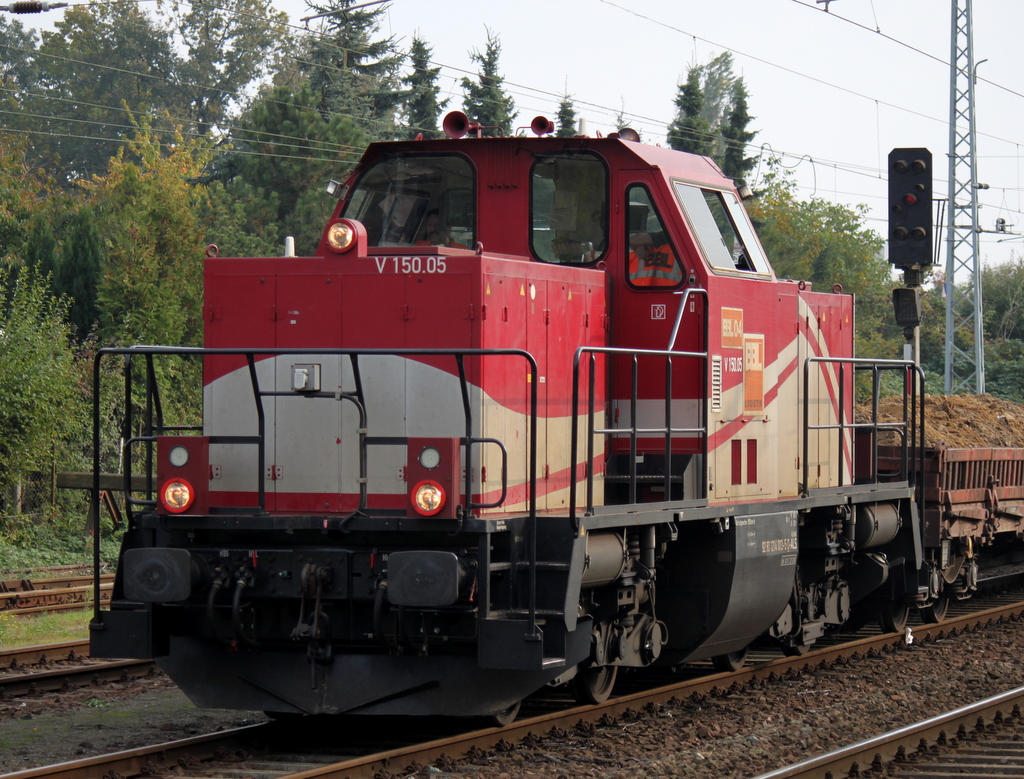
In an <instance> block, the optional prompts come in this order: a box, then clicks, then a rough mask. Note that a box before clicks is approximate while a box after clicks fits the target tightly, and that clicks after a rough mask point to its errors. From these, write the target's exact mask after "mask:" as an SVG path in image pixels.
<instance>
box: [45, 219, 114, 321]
mask: <svg viewBox="0 0 1024 779" xmlns="http://www.w3.org/2000/svg"><path fill="white" fill-rule="evenodd" d="M102 245H103V244H102V240H101V239H100V231H99V228H98V227H97V226H96V218H95V215H94V214H93V212H92V210H91V209H90V208H88V207H83V208H81V209H79V211H78V213H77V214H75V217H74V219H72V221H71V229H70V231H69V234H68V238H67V241H66V243H65V244H64V250H63V252H62V253H61V260H60V266H59V268H58V270H57V274H56V278H55V282H56V284H55V287H56V289H57V291H58V292H60V293H61V294H63V295H66V296H67V297H68V298H69V299H70V305H71V308H70V309H69V311H68V319H69V320H70V322H71V324H72V325H73V326H74V329H75V336H76V337H77V338H78V339H79V340H82V339H84V338H85V337H86V336H87V335H88V334H89V331H90V330H91V329H92V327H93V325H95V324H96V322H97V321H99V318H100V313H99V305H98V303H97V302H96V292H97V289H98V288H99V284H100V272H101V267H100V266H101V261H102V253H103V250H102Z"/></svg>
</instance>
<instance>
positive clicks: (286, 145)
mask: <svg viewBox="0 0 1024 779" xmlns="http://www.w3.org/2000/svg"><path fill="white" fill-rule="evenodd" d="M364 145H365V136H364V135H363V134H362V133H361V131H360V130H359V129H358V128H357V127H356V125H355V123H354V122H353V121H352V120H350V119H349V118H347V117H343V116H332V117H330V118H326V119H325V118H324V116H323V115H322V114H321V113H320V112H319V110H318V109H317V96H316V94H315V93H314V92H313V90H312V89H311V88H310V86H309V85H308V84H304V85H303V86H302V87H301V88H300V89H299V90H298V91H297V92H292V90H291V89H290V88H288V87H285V86H279V87H275V88H273V89H271V90H269V91H268V92H266V93H265V94H264V95H262V96H261V97H260V98H259V99H258V100H257V101H256V102H255V103H254V104H253V107H252V109H251V111H250V112H249V113H248V115H247V116H246V117H245V118H244V120H243V121H242V126H241V128H240V129H239V130H238V131H237V133H236V135H235V146H236V151H235V153H234V155H233V156H232V157H231V159H230V160H228V161H227V164H228V167H227V169H226V171H225V176H224V178H225V179H227V181H226V183H225V190H224V191H225V193H226V194H227V195H228V196H230V197H234V198H235V199H237V200H238V201H241V202H244V203H246V204H247V210H248V211H249V213H250V214H252V219H251V221H250V224H251V225H252V228H253V229H252V230H251V231H249V232H250V234H252V235H255V236H260V237H263V238H265V239H266V240H269V241H273V242H274V243H275V244H276V245H277V246H278V248H277V251H276V252H275V253H280V245H281V244H280V240H281V239H282V238H283V237H284V236H286V235H291V236H294V237H295V239H296V246H297V249H298V251H299V252H300V253H308V252H312V250H313V249H315V248H316V245H317V243H319V240H320V235H321V234H322V232H323V229H324V226H325V225H326V224H327V220H328V218H329V217H330V215H331V211H332V210H333V208H334V205H335V201H333V200H332V199H330V198H329V197H327V195H325V194H324V187H325V186H326V184H327V182H328V181H330V180H331V179H341V178H343V177H344V175H345V174H346V173H347V172H348V171H349V170H351V168H352V166H353V165H354V164H355V163H356V162H357V161H358V160H359V157H360V156H361V154H362V150H363V147H364ZM215 212H216V210H215V211H210V212H208V213H209V214H211V215H212V214H213V213H215ZM219 213H221V214H222V215H226V212H224V211H223V209H221V210H220V211H219ZM234 214H235V216H234V217H232V219H235V220H237V218H239V216H240V215H239V214H238V212H237V211H235V212H234ZM243 221H244V220H243ZM229 223H230V220H229V222H222V223H221V225H222V227H223V228H224V229H225V230H232V229H234V228H229V227H228V224H229ZM234 224H236V225H238V224H239V222H238V221H235V222H234ZM268 224H269V225H272V226H274V228H275V230H276V231H279V232H272V231H271V230H270V229H269V227H267V226H266V225H268ZM211 237H213V238H214V239H215V240H213V241H211V242H213V243H218V245H220V243H219V241H220V240H222V239H219V238H217V236H211Z"/></svg>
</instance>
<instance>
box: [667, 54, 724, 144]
mask: <svg viewBox="0 0 1024 779" xmlns="http://www.w3.org/2000/svg"><path fill="white" fill-rule="evenodd" d="M675 104H676V108H677V109H678V111H677V113H676V118H675V119H674V120H673V122H672V124H670V125H669V126H668V143H669V146H671V147H672V148H673V149H675V150H676V151H686V152H690V153H691V154H704V155H711V154H712V153H713V152H714V150H715V138H716V135H715V134H714V133H712V131H711V124H710V123H709V122H708V120H707V118H706V117H705V116H704V113H703V111H704V90H703V89H702V88H701V84H700V69H699V68H697V67H692V68H690V69H689V70H688V71H687V74H686V83H685V84H680V85H679V93H678V94H677V95H676V99H675Z"/></svg>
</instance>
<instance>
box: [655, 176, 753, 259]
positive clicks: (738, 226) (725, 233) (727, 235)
mask: <svg viewBox="0 0 1024 779" xmlns="http://www.w3.org/2000/svg"><path fill="white" fill-rule="evenodd" d="M675 190H676V195H677V196H678V197H679V202H680V204H681V205H682V207H683V212H684V213H685V214H686V218H687V219H688V220H689V222H690V226H691V227H692V228H693V231H694V233H696V235H697V240H698V242H699V244H700V247H701V250H702V251H703V253H704V257H705V258H706V259H707V261H708V263H709V264H710V265H711V266H712V267H714V268H717V269H718V270H730V271H745V272H749V273H770V270H769V268H768V261H767V259H765V257H764V255H763V254H762V253H761V248H760V244H758V242H757V239H756V238H755V237H754V234H753V231H752V230H751V229H750V225H749V224H748V223H747V220H746V219H745V218H744V216H743V207H742V206H741V205H740V204H739V201H737V200H736V196H735V195H733V194H732V193H731V192H722V191H720V190H717V189H701V188H700V187H696V186H693V185H692V184H684V183H683V182H681V181H677V182H675Z"/></svg>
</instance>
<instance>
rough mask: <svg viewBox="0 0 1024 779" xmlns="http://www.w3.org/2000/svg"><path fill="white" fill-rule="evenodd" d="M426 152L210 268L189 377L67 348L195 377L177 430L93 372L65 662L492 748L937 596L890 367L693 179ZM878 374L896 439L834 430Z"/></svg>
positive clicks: (521, 156) (958, 564) (150, 379)
mask: <svg viewBox="0 0 1024 779" xmlns="http://www.w3.org/2000/svg"><path fill="white" fill-rule="evenodd" d="M445 127H446V134H447V135H448V138H447V139H446V140H431V141H427V140H419V139H418V140H414V141H407V142H396V143H379V144H374V145H372V146H370V147H369V148H368V150H367V151H366V154H365V155H364V157H363V159H362V161H361V163H360V164H359V166H358V168H357V169H356V170H355V172H354V173H353V174H352V175H351V177H350V178H349V179H348V181H347V183H346V184H344V186H337V187H335V188H334V192H335V194H336V196H337V197H338V198H339V203H338V206H337V208H336V210H335V212H334V216H333V217H332V219H331V220H330V222H329V224H328V225H327V226H326V229H325V231H324V234H323V238H322V240H321V242H320V245H319V247H318V249H317V251H316V253H315V254H314V255H312V256H309V257H266V258H255V259H240V258H224V257H218V256H216V253H215V252H211V256H209V257H207V259H206V261H205V308H204V311H203V314H204V319H205V345H204V347H203V348H202V349H194V350H187V349H169V348H168V349H161V348H156V347H137V348H134V349H111V350H104V351H103V352H102V353H101V354H100V357H99V358H98V360H97V372H96V376H97V382H98V381H99V377H100V375H101V371H100V370H99V368H98V366H99V360H101V359H103V358H104V357H105V356H106V355H110V354H116V355H119V356H120V355H123V356H124V357H125V359H126V361H127V362H128V363H129V365H131V364H132V363H133V362H134V363H144V364H145V365H146V366H147V367H149V366H151V364H152V363H153V362H154V361H157V360H159V359H162V358H163V357H164V355H165V354H190V355H193V356H195V357H196V358H197V359H200V360H202V363H203V417H202V418H203V424H202V429H201V430H194V431H187V430H183V429H182V428H180V427H173V426H171V425H169V424H165V422H164V420H163V419H162V417H161V415H160V413H159V408H160V407H159V403H158V402H157V401H158V396H157V394H156V386H155V377H156V376H157V375H158V372H157V371H154V370H151V369H148V370H140V371H137V372H136V371H133V370H131V369H129V370H128V371H127V373H128V375H129V377H131V376H132V375H133V374H135V373H141V374H145V378H144V379H143V381H144V382H145V386H146V392H147V397H148V398H150V401H151V402H150V404H149V408H151V409H154V412H153V413H151V414H147V417H146V419H145V420H143V422H142V423H141V424H142V425H143V428H144V435H141V436H136V437H135V438H130V439H129V440H128V444H127V446H128V448H129V451H128V452H127V456H126V457H125V462H127V463H132V462H135V463H146V466H145V467H144V469H143V470H144V473H143V474H142V477H143V479H144V480H145V482H146V486H147V489H146V490H143V491H141V492H140V491H138V486H137V482H132V481H131V480H132V479H133V478H134V479H138V478H139V476H138V475H135V476H133V474H132V473H131V472H130V468H129V469H128V470H129V472H128V473H126V474H125V485H126V488H127V487H128V486H129V485H136V486H135V487H134V488H135V489H136V490H137V491H136V492H134V493H129V494H128V496H127V497H128V498H129V500H128V502H127V506H126V511H127V514H128V518H129V527H128V530H127V531H126V533H125V536H124V539H123V545H122V552H121V558H120V565H119V566H118V572H117V581H116V585H115V591H114V596H113V599H112V601H111V603H110V606H109V609H108V610H100V609H97V613H96V617H95V619H94V621H93V624H92V633H91V635H92V642H93V648H92V652H93V654H94V655H96V656H117V657H125V656H136V657H154V658H156V659H157V661H158V663H159V665H160V666H161V667H162V668H163V669H165V670H166V671H167V673H168V674H169V675H170V676H171V678H172V679H173V680H174V681H175V682H176V683H177V684H178V685H179V686H180V687H181V688H182V689H183V690H184V691H185V693H186V694H187V695H188V696H189V697H190V698H192V700H193V701H195V702H196V703H197V704H198V705H200V706H216V707H222V708H223V707H236V708H241V709H257V710H265V711H268V712H290V713H305V714H314V713H323V712H326V713H352V714H366V715H373V714H416V715H437V714H442V715H482V716H490V717H494V718H496V719H497V720H498V721H499V722H500V721H507V720H509V719H510V718H511V717H514V716H515V712H516V711H517V709H518V706H519V703H520V701H522V700H523V699H524V698H525V697H526V696H528V695H530V694H531V693H532V692H534V691H536V690H538V689H539V688H541V687H543V686H545V685H560V684H569V685H571V686H572V689H573V690H574V692H575V693H576V695H577V697H578V698H579V699H580V700H581V701H599V700H602V699H604V698H606V697H607V696H608V695H609V693H610V692H611V690H612V687H613V685H614V682H615V679H616V674H617V671H618V669H619V668H620V667H627V668H629V667H633V668H636V667H642V666H647V665H651V664H655V663H658V664H679V663H685V662H688V661H694V660H699V659H707V658H712V659H714V661H715V664H716V666H717V667H720V668H728V667H733V666H736V665H737V664H740V663H742V662H743V658H744V656H745V653H746V649H747V647H748V646H749V645H750V644H751V643H752V642H754V641H757V640H761V641H764V640H770V641H775V642H778V644H780V645H781V646H782V647H783V649H784V650H785V651H787V652H790V653H800V652H803V651H806V649H807V647H809V646H810V645H811V644H813V643H814V641H815V640H816V639H817V638H818V637H820V636H822V635H823V634H824V633H825V632H826V631H828V630H830V629H834V628H837V627H838V626H841V625H843V624H846V623H849V622H851V621H856V620H863V619H866V618H867V617H871V618H874V617H875V616H877V615H879V614H880V615H881V617H882V620H883V623H884V624H885V625H886V626H887V627H889V628H890V629H899V628H900V627H901V626H902V624H903V623H904V622H905V620H906V615H907V612H908V609H909V608H913V607H916V608H921V609H923V610H924V613H925V615H926V616H927V617H929V618H932V619H939V618H941V616H942V611H943V607H944V604H945V603H946V600H947V598H948V597H949V595H950V594H951V593H953V592H955V593H956V594H957V595H958V596H963V595H966V594H967V592H969V590H970V589H971V587H973V578H972V577H973V572H974V568H973V566H974V561H973V557H971V555H969V554H965V553H964V551H963V550H964V548H966V547H969V546H970V543H971V539H970V538H963V537H960V538H950V536H949V534H948V533H947V534H941V533H940V532H939V531H938V530H934V531H933V532H929V531H928V530H927V528H925V527H924V524H923V519H922V516H923V515H922V512H920V511H919V509H918V505H917V503H916V501H915V484H914V478H913V474H914V473H915V472H918V471H919V470H920V462H919V458H918V459H915V458H917V456H918V454H919V453H920V451H921V449H920V448H919V447H915V443H916V442H919V439H920V436H921V431H922V426H923V421H922V415H921V413H920V409H921V404H920V402H919V400H918V398H917V397H916V396H915V395H914V393H913V391H912V388H913V387H914V386H915V385H916V381H915V374H914V368H913V366H912V365H910V364H908V363H904V362H898V361H868V360H858V359H855V357H854V354H853V333H854V325H855V322H854V306H853V300H852V297H851V296H849V295H844V294H841V293H840V292H838V291H835V290H833V291H830V292H821V291H814V290H812V289H811V288H810V287H809V286H808V285H806V284H804V283H797V282H793V281H788V280H780V279H778V278H776V276H775V274H774V273H773V271H772V268H771V265H770V264H769V261H768V259H767V258H766V257H765V254H764V251H763V249H762V247H761V245H760V244H759V242H758V239H757V236H756V235H755V232H754V229H753V227H752V225H751V222H750V219H749V218H748V216H747V214H746V212H745V211H744V209H743V206H742V198H741V195H740V192H739V191H738V190H737V189H736V187H735V186H734V185H733V182H732V181H730V180H728V179H726V178H725V177H724V176H723V175H722V172H721V171H720V170H719V169H718V168H717V167H716V166H715V164H714V163H713V162H711V161H710V160H709V159H707V158H704V157H699V156H694V155H690V154H685V153H681V152H676V151H672V150H669V149H664V148H660V147H656V146H650V145H646V144H643V143H641V142H639V140H638V138H637V137H636V134H635V133H632V132H630V131H628V130H627V131H623V132H621V133H616V134H612V135H610V136H608V137H605V138H591V137H575V138H555V137H551V136H550V132H551V126H550V124H549V123H548V122H547V121H546V120H543V119H540V118H538V120H536V121H535V122H534V126H533V129H534V135H535V136H537V137H524V136H517V137H483V136H484V135H485V133H484V132H483V130H481V128H479V127H478V126H476V125H475V124H473V123H470V122H468V121H467V120H466V118H465V117H464V116H463V115H461V114H455V115H449V117H448V118H447V119H446V122H445ZM886 371H890V372H896V373H897V374H898V375H900V376H902V377H903V378H904V381H905V386H907V387H908V393H907V404H906V413H905V414H904V418H903V419H902V420H901V421H897V422H891V421H890V422H888V423H886V424H881V423H879V422H877V420H875V419H868V420H866V421H860V422H856V421H855V419H854V414H853V401H854V386H855V383H856V384H857V386H859V387H861V389H862V390H864V389H865V388H866V391H867V392H869V393H872V394H873V395H874V396H877V392H878V389H877V388H878V380H879V376H881V375H882V374H883V372H886ZM861 375H863V376H864V378H863V379H859V380H856V379H857V377H858V376H861ZM855 380H856V381H855ZM126 392H127V393H132V392H134V390H133V389H132V388H128V389H127V390H126ZM127 396H128V397H132V395H131V394H129V395H127ZM135 396H136V397H138V394H137V392H136V395H135ZM98 398H99V388H97V401H96V402H97V403H99V399H98ZM133 424H136V423H134V422H133V420H132V418H131V417H130V416H129V417H128V419H127V421H126V425H127V427H128V429H129V430H131V429H132V425H133ZM137 426H138V425H136V427H137ZM882 433H885V434H887V435H888V436H889V437H890V438H893V439H895V440H896V441H897V442H898V443H897V445H896V446H889V447H888V448H886V449H885V450H882V448H881V447H880V445H879V444H880V434H882ZM97 471H98V462H97ZM96 479H97V481H96V490H97V495H98V491H99V475H98V472H97V477H96ZM967 534H969V531H968V532H965V535H967Z"/></svg>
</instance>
